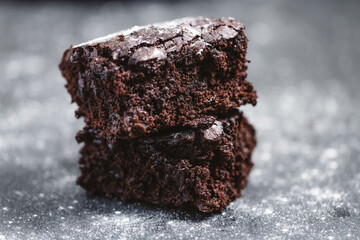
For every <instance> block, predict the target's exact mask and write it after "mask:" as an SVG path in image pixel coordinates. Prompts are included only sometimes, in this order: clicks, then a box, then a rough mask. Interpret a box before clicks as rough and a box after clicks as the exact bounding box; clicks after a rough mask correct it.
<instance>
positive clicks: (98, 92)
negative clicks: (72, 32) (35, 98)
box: [60, 17, 256, 143]
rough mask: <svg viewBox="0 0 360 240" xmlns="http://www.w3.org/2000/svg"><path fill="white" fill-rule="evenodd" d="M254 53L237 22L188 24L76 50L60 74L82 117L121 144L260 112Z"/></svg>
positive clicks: (138, 30)
mask: <svg viewBox="0 0 360 240" xmlns="http://www.w3.org/2000/svg"><path fill="white" fill-rule="evenodd" d="M246 49H247V38H246V36H245V34H244V26H243V25H242V24H241V23H239V22H237V21H236V20H235V19H233V18H220V19H216V18H203V17H197V18H185V19H179V20H175V21H171V22H164V23H162V24H154V25H148V26H144V27H134V28H131V29H128V30H124V31H121V32H117V33H114V34H111V35H108V36H105V37H103V38H98V39H95V40H92V41H89V42H86V43H83V44H80V45H77V46H71V47H70V48H69V49H68V50H66V51H65V53H64V55H63V58H62V61H61V63H60V69H61V71H62V74H63V76H64V77H65V78H66V80H67V85H66V87H67V89H68V91H69V93H70V94H71V96H72V100H73V101H75V102H76V103H77V104H78V105H79V109H78V110H77V112H76V114H77V116H78V117H81V116H84V117H85V121H86V123H87V125H88V126H90V127H91V128H94V129H96V130H98V132H100V135H101V136H102V137H104V138H105V139H106V140H107V141H108V142H110V143H113V142H114V141H115V140H117V139H128V138H135V137H141V136H143V135H145V134H153V133H157V132H161V131H166V129H168V128H172V127H179V126H184V125H186V124H187V123H188V122H190V121H193V120H195V119H199V118H204V117H205V118H206V117H208V116H214V117H219V118H224V117H226V116H227V115H231V114H232V112H235V111H237V110H236V108H238V107H239V106H241V105H244V104H247V103H250V104H252V105H255V104H256V92H255V91H254V89H253V86H252V85H251V83H249V82H247V81H246V80H245V79H246V76H247V74H246V69H247V66H246V63H247V62H248V60H246V58H245V56H246Z"/></svg>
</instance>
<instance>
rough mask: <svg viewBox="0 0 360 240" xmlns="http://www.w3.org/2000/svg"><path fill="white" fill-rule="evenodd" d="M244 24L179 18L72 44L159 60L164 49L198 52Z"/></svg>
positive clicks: (142, 59) (115, 56)
mask: <svg viewBox="0 0 360 240" xmlns="http://www.w3.org/2000/svg"><path fill="white" fill-rule="evenodd" d="M243 29H244V25H243V24H241V23H239V22H238V21H236V20H235V19H234V18H204V17H196V18H182V19H177V20H173V21H169V22H163V23H160V24H152V25H146V26H142V27H139V26H135V27H133V28H130V29H127V30H123V31H120V32H116V33H113V34H110V35H107V36H104V37H101V38H96V39H94V40H91V41H89V42H86V43H82V44H79V45H76V46H74V48H78V47H80V48H82V47H86V46H94V45H100V47H107V48H110V49H111V50H112V58H113V59H114V60H116V59H118V58H121V57H124V56H128V57H129V64H136V63H138V62H145V61H148V60H152V59H157V60H162V59H165V58H166V57H167V53H168V52H178V51H180V50H181V48H182V46H183V45H184V44H188V43H189V42H190V43H191V44H190V47H193V48H194V49H196V50H197V51H198V52H199V54H200V53H201V52H202V50H203V49H204V48H205V47H206V46H207V45H211V44H213V43H215V42H216V41H218V40H220V39H231V38H234V37H235V36H236V35H238V33H239V32H240V31H242V30H243Z"/></svg>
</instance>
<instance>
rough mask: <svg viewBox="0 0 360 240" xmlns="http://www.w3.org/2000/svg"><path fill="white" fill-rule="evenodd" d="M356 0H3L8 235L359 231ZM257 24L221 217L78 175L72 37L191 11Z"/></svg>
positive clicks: (1, 136) (0, 168)
mask: <svg viewBox="0 0 360 240" xmlns="http://www.w3.org/2000/svg"><path fill="white" fill-rule="evenodd" d="M359 10H360V2H359V1H311V0H307V1H285V0H273V1H268V0H255V1H250V0H248V1H235V0H234V1H220V0H218V1H170V2H167V1H125V2H95V1H90V2H85V1H84V2H81V1H77V2H73V3H71V2H70V1H68V2H59V1H51V2H46V1H44V2H42V1H36V2H32V3H30V2H26V1H6V2H1V3H0V240H4V239H19V238H20V239H50V238H52V239H53V238H56V239H105V238H106V239H111V238H114V239H119V238H120V239H122V238H124V239H126V238H130V239H141V238H154V239H156V238H157V239H164V238H167V239H189V238H198V239H226V238H228V239H239V238H241V237H243V238H251V239H262V238H265V237H266V238H272V239H289V238H291V239H304V238H306V239H310V238H315V239H358V238H359V237H360V227H359V226H360V157H359V155H360V137H359V134H360V133H359V132H360V112H359V103H360V94H359V91H360V27H359V26H360V14H359V12H360V11H359ZM198 15H203V16H215V17H220V16H232V17H235V18H237V19H238V20H239V21H241V22H243V23H244V24H245V26H246V27H247V35H248V37H249V39H250V42H249V49H248V58H249V59H250V60H251V64H250V65H249V71H248V73H249V77H248V79H249V81H251V82H253V84H254V86H255V88H256V89H257V90H258V95H259V101H258V105H257V106H256V107H255V108H252V107H245V108H243V109H242V110H244V112H245V114H246V115H247V116H248V118H249V119H250V121H251V122H252V123H254V125H255V127H256V129H257V137H258V146H257V148H256V150H255V153H254V162H255V168H254V170H253V171H252V173H251V177H250V182H249V184H248V186H247V188H246V189H245V191H244V194H243V197H242V198H240V199H238V200H236V201H235V202H234V203H232V204H231V205H230V206H229V207H228V209H227V210H226V211H225V212H224V213H222V214H217V215H203V214H200V213H192V212H184V211H181V210H176V209H167V208H160V207H156V206H150V205H144V204H137V203H130V204H129V203H124V202H119V201H116V200H112V199H106V198H94V197H91V196H88V195H86V193H85V192H84V191H83V190H82V189H81V188H80V187H78V186H76V185H75V179H76V177H77V176H78V175H79V171H78V165H77V160H78V158H79V154H78V151H79V149H80V146H79V145H77V143H76V142H75V139H74V136H75V133H76V131H77V130H79V129H81V128H82V126H83V122H82V120H76V119H75V117H74V110H75V108H76V106H75V105H74V104H73V105H70V97H69V95H68V94H67V92H66V90H65V88H64V84H65V80H64V79H63V78H62V77H61V75H60V72H59V70H58V67H57V65H58V63H59V62H60V58H61V55H62V52H63V51H64V50H65V49H66V48H68V47H69V46H70V44H77V43H80V42H84V41H87V40H90V39H92V38H95V37H99V36H101V35H106V34H109V33H112V32H115V31H119V30H122V29H124V28H127V27H131V26H133V25H142V24H149V23H153V22H160V21H163V20H170V19H174V18H178V17H184V16H198Z"/></svg>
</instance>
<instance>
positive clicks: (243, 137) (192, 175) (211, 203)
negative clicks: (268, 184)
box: [77, 114, 256, 212]
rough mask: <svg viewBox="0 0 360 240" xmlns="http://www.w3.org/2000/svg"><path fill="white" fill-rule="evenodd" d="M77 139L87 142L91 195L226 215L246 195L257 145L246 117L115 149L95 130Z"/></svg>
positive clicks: (84, 163)
mask: <svg viewBox="0 0 360 240" xmlns="http://www.w3.org/2000/svg"><path fill="white" fill-rule="evenodd" d="M77 139H78V141H79V142H84V143H85V145H84V147H83V148H82V150H81V154H82V157H81V159H80V165H81V167H80V168H81V173H82V175H81V176H80V177H79V178H78V181H77V183H78V184H79V185H81V186H82V187H83V188H85V189H86V190H88V191H89V192H91V193H93V194H99V195H108V196H116V197H119V198H120V199H122V200H136V201H144V202H149V203H154V204H164V205H171V206H180V207H184V208H195V209H198V210H200V211H202V212H217V211H222V210H224V209H225V208H226V207H227V205H228V204H229V203H230V202H231V201H232V200H234V199H236V198H237V197H240V196H241V190H242V189H243V188H244V187H245V185H246V183H247V177H248V175H249V172H250V170H251V168H252V166H253V163H252V162H251V154H252V150H253V149H254V147H255V144H256V140H255V130H254V128H253V127H252V126H251V125H250V124H249V123H248V122H247V120H246V118H245V117H243V116H242V114H238V115H236V116H234V117H230V118H228V119H225V120H219V121H216V120H215V119H214V118H207V119H200V120H197V121H193V122H191V123H189V124H188V125H187V126H184V127H183V128H182V129H177V130H174V132H172V133H171V132H167V133H159V134H157V135H153V136H151V137H146V138H141V139H133V140H120V141H118V142H116V143H115V144H113V145H110V144H107V143H106V142H105V140H104V139H101V138H100V137H99V136H98V135H96V133H95V131H94V130H92V129H89V128H85V129H84V131H80V132H79V133H78V135H77Z"/></svg>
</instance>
